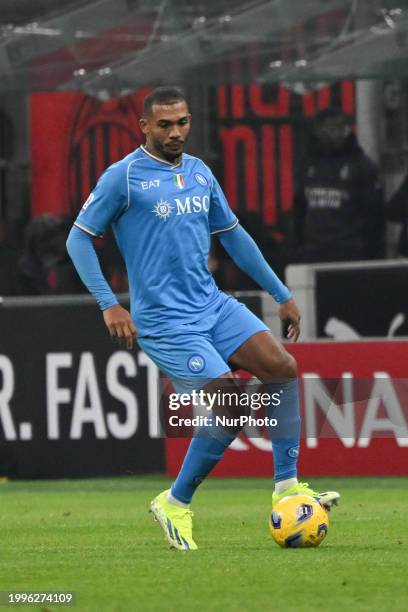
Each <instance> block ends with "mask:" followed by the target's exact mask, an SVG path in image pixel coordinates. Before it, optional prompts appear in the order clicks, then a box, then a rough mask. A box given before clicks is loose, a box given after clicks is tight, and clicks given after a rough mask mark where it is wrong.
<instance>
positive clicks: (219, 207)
mask: <svg viewBox="0 0 408 612" xmlns="http://www.w3.org/2000/svg"><path fill="white" fill-rule="evenodd" d="M212 179H213V185H212V189H211V196H210V212H209V222H210V232H211V234H218V233H220V232H226V231H228V230H230V229H232V228H233V227H235V226H236V225H238V219H237V218H236V216H235V214H234V213H233V212H232V210H231V208H230V207H229V204H228V202H227V198H226V197H225V195H224V192H223V190H222V189H221V187H220V184H219V183H218V181H217V179H216V178H215V176H214V175H213V176H212Z"/></svg>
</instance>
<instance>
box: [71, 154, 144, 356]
mask: <svg viewBox="0 0 408 612" xmlns="http://www.w3.org/2000/svg"><path fill="white" fill-rule="evenodd" d="M123 170H124V169H123V167H121V166H120V165H119V164H115V165H114V166H111V167H110V168H108V170H107V171H106V172H105V173H104V174H103V175H102V176H101V178H100V179H99V181H98V184H97V185H96V187H95V189H94V190H93V192H92V193H91V195H90V196H89V198H88V200H87V201H86V202H85V204H84V206H83V207H82V209H81V211H80V213H79V215H78V218H77V220H76V221H75V224H74V226H73V228H72V229H71V232H70V234H69V236H68V240H67V250H68V253H69V255H70V257H71V259H72V262H73V264H74V266H75V268H76V270H77V272H78V274H79V276H80V278H81V280H82V282H83V283H84V285H85V286H86V287H87V289H88V290H89V291H90V292H91V293H92V295H93V296H94V297H95V299H96V301H97V302H98V305H99V307H100V309H101V310H102V312H103V318H104V321H105V324H106V326H107V328H108V330H109V333H110V335H111V337H112V339H114V340H116V341H117V342H118V343H119V344H120V345H121V346H122V345H126V347H127V348H129V349H131V348H132V346H133V344H134V342H135V340H136V328H135V325H134V323H133V320H132V318H131V316H130V314H129V312H128V311H127V310H126V309H125V308H122V306H120V305H119V303H118V300H117V298H116V296H115V294H114V293H113V291H112V289H111V288H110V286H109V284H108V282H107V281H106V279H105V277H104V275H103V273H102V270H101V267H100V263H99V260H98V256H97V254H96V251H95V247H94V244H93V241H94V238H95V237H96V236H102V235H103V234H104V233H105V231H106V229H107V228H108V227H109V226H110V225H111V223H112V222H113V221H115V220H116V219H117V218H118V217H119V216H120V215H122V214H124V213H125V212H126V210H127V208H128V199H127V198H128V196H127V181H126V175H124V174H123Z"/></svg>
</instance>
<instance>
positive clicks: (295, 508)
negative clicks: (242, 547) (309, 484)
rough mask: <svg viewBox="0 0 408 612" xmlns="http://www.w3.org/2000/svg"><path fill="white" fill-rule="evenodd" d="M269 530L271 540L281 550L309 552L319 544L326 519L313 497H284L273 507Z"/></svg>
mask: <svg viewBox="0 0 408 612" xmlns="http://www.w3.org/2000/svg"><path fill="white" fill-rule="evenodd" d="M269 527H270V530H271V534H272V537H273V539H274V540H275V542H276V543H277V544H279V546H282V548H310V547H314V546H319V544H321V543H322V542H323V540H324V538H325V537H326V535H327V530H328V528H329V517H328V516H327V512H326V510H325V509H324V508H323V506H322V505H321V504H320V503H319V502H318V501H317V499H315V498H314V497H310V496H309V495H287V496H286V497H284V498H283V499H281V500H280V501H279V502H278V503H277V504H275V506H274V508H273V512H272V514H271V516H270V519H269Z"/></svg>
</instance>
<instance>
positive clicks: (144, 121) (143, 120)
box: [139, 117, 149, 134]
mask: <svg viewBox="0 0 408 612" xmlns="http://www.w3.org/2000/svg"><path fill="white" fill-rule="evenodd" d="M139 127H140V129H141V130H142V132H143V134H147V133H148V131H149V130H148V127H147V119H146V117H141V118H140V119H139Z"/></svg>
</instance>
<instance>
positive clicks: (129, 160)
mask: <svg viewBox="0 0 408 612" xmlns="http://www.w3.org/2000/svg"><path fill="white" fill-rule="evenodd" d="M237 224H238V220H237V218H236V216H235V215H234V213H233V212H232V210H231V209H230V207H229V206H228V202H227V200H226V198H225V196H224V194H223V192H222V189H221V187H220V185H219V184H218V182H217V180H216V178H215V177H214V175H213V174H212V172H211V170H210V169H209V168H208V167H207V166H206V165H205V164H204V162H203V161H201V160H200V159H198V158H196V157H192V156H191V155H187V154H183V156H182V159H181V162H180V163H178V164H176V165H172V164H170V163H169V162H166V161H163V160H161V159H159V158H157V157H155V156H153V155H151V154H150V153H149V152H148V151H147V150H146V149H145V148H144V147H143V146H141V147H140V148H138V149H136V150H135V151H134V152H133V153H131V154H130V155H128V156H126V157H125V158H124V159H122V160H121V161H119V162H117V163H116V164H113V165H112V166H110V167H109V168H108V169H107V170H106V171H105V173H104V174H103V175H102V176H101V178H100V179H99V181H98V183H97V185H96V187H95V189H94V190H93V192H92V193H91V195H90V196H89V198H88V200H87V201H86V202H85V204H84V206H83V207H82V210H81V211H80V213H79V215H78V218H77V220H76V222H75V225H77V226H78V227H79V228H81V229H83V230H85V231H86V232H88V233H90V234H92V235H94V236H102V235H103V234H104V233H105V231H106V230H107V229H108V227H109V226H111V225H112V227H113V231H114V233H115V237H116V240H117V243H118V246H119V249H120V251H121V253H122V256H123V258H124V260H125V263H126V268H127V272H128V279H129V290H130V303H131V313H132V317H133V319H134V321H135V324H136V327H137V329H138V336H139V337H143V336H161V335H162V334H163V333H165V332H168V331H170V330H173V329H174V328H177V327H178V326H180V325H183V324H190V323H193V322H194V321H200V320H202V319H203V318H204V317H207V316H209V315H211V314H212V313H214V312H215V311H216V310H217V309H218V308H219V307H220V304H221V302H222V300H223V295H224V294H223V293H222V292H221V291H220V290H219V289H218V287H217V285H216V284H215V282H214V279H213V277H212V275H211V273H210V272H209V270H208V255H209V249H210V234H216V233H219V232H223V231H227V230H230V229H232V228H233V227H235V225H237ZM224 298H225V296H224Z"/></svg>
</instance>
